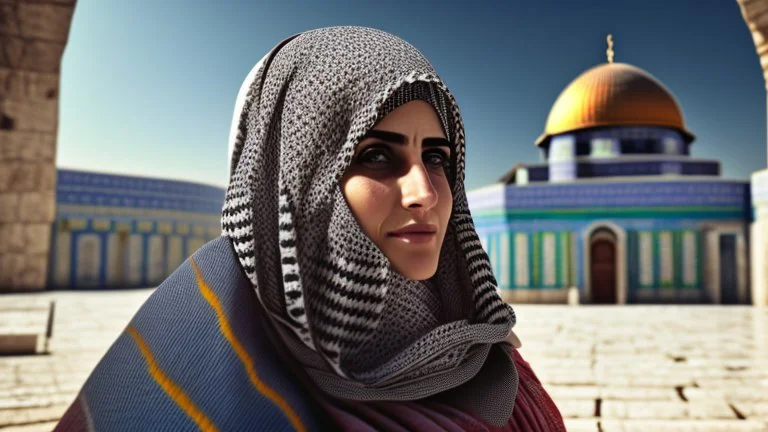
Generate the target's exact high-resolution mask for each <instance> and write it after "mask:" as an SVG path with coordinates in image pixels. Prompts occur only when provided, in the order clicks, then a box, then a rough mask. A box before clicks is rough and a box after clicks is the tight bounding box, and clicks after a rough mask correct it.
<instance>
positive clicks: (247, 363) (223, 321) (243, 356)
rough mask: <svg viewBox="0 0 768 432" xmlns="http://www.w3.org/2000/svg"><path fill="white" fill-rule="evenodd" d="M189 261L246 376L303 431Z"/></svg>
mask: <svg viewBox="0 0 768 432" xmlns="http://www.w3.org/2000/svg"><path fill="white" fill-rule="evenodd" d="M190 262H191V263H192V268H193V269H195V275H196V276H197V286H198V287H199V288H200V293H201V294H202V295H203V297H204V298H205V300H206V301H208V303H209V304H210V305H211V307H212V308H213V310H214V311H215V312H216V316H217V317H218V318H219V329H220V330H221V333H222V334H223V335H224V337H225V338H226V339H227V341H228V342H229V344H230V345H232V349H233V350H235V353H236V354H237V356H238V357H239V358H240V361H241V362H242V363H243V366H244V367H245V371H246V373H247V374H248V378H249V379H250V380H251V383H252V384H253V386H254V387H256V390H258V391H259V392H260V393H261V394H263V395H264V396H265V397H266V398H267V399H269V400H271V401H272V402H273V403H274V404H275V405H277V406H278V407H279V408H280V410H281V411H282V412H283V414H284V415H285V416H286V417H287V418H288V420H289V421H290V422H291V425H292V426H293V428H294V429H296V430H297V431H299V432H305V431H306V430H307V428H306V427H305V426H304V424H303V423H302V422H301V419H300V418H299V416H298V414H296V412H295V411H294V410H293V408H292V407H291V405H290V404H288V402H287V401H286V400H285V399H283V398H282V396H280V394H279V393H277V391H275V390H274V389H273V388H271V387H270V386H268V385H267V384H266V383H265V382H263V381H262V380H261V379H259V376H258V374H257V373H256V368H255V367H254V366H253V365H254V361H253V359H252V358H251V356H250V355H248V352H247V351H246V350H245V348H244V347H243V344H241V343H240V341H239V340H237V337H236V336H235V332H234V331H233V330H232V326H231V325H230V324H229V320H228V319H227V316H226V315H225V314H224V309H223V308H222V307H221V303H220V302H219V299H218V297H216V293H214V292H213V290H212V289H211V288H210V287H209V286H208V284H207V283H206V282H205V279H204V278H203V273H202V272H201V271H200V268H199V267H198V266H197V263H195V261H194V260H193V259H191V258H190Z"/></svg>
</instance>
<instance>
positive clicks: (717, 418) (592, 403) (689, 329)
mask: <svg viewBox="0 0 768 432" xmlns="http://www.w3.org/2000/svg"><path fill="white" fill-rule="evenodd" d="M150 293H151V290H148V289H143V290H126V291H112V292H72V291H54V292H45V293H40V294H14V295H0V332H2V331H8V330H9V329H11V330H12V329H13V326H16V327H27V328H28V327H30V326H37V327H38V328H40V331H41V332H44V331H45V330H44V324H43V323H44V322H45V319H44V318H42V317H41V316H40V314H41V313H44V312H43V311H42V309H41V308H40V305H41V304H46V303H47V302H48V301H50V300H51V299H53V300H55V301H56V320H55V326H54V331H53V338H52V339H51V340H50V345H49V348H50V351H51V354H49V355H37V356H5V357H0V432H9V431H18V432H21V431H28V432H31V431H49V430H51V429H52V428H53V426H54V425H55V424H56V420H57V419H58V418H59V416H61V414H62V413H63V412H64V410H65V409H66V408H67V406H68V405H69V403H70V402H71V401H72V400H73V398H74V397H75V394H76V393H77V390H78V389H79V388H80V386H81V385H82V384H83V382H84V381H85V379H86V378H87V376H88V374H89V373H90V371H91V369H92V368H93V367H94V365H95V364H96V362H97V361H98V360H99V358H100V357H101V356H102V355H103V354H104V352H105V351H106V349H107V348H108V347H109V345H110V344H111V343H112V341H114V339H115V338H116V337H117V336H118V334H119V333H120V332H121V331H122V330H123V328H124V327H125V325H126V324H127V323H128V321H129V319H130V318H131V316H132V315H133V314H134V313H135V311H136V310H137V309H138V307H139V306H140V305H141V304H142V303H143V302H144V300H145V299H146V298H147V296H148V295H149V294H150ZM24 308H28V309H29V310H30V313H29V314H28V316H26V317H25V318H24V319H23V320H22V319H20V318H18V317H19V316H22V315H19V314H18V311H19V310H23V309H24ZM515 309H516V311H517V316H518V325H517V326H516V332H517V333H518V336H519V337H520V339H521V340H522V342H523V347H522V348H521V353H522V354H523V356H524V357H525V358H526V359H527V360H528V361H529V362H530V363H531V364H532V366H533V367H534V370H535V371H536V373H537V374H538V375H539V377H540V378H541V380H542V382H544V384H545V387H546V388H547V390H548V391H549V392H550V394H551V395H552V397H553V398H554V399H555V402H556V403H557V405H558V406H559V408H560V410H561V412H562V413H563V416H564V417H565V418H566V425H567V427H568V430H569V431H576V432H578V431H592V432H598V431H602V432H614V431H626V432H629V431H723V432H726V431H727V432H732V431H735V432H741V431H755V432H757V431H768V309H766V308H754V307H750V306H729V307H718V306H625V307H611V306H578V307H569V306H549V305H520V306H517V307H516V308H515ZM9 311H14V316H15V317H16V318H14V320H15V321H16V322H13V323H11V322H9V320H8V319H7V317H9V316H11V314H10V313H9ZM3 317H6V319H5V320H4V319H3ZM19 321H24V322H19Z"/></svg>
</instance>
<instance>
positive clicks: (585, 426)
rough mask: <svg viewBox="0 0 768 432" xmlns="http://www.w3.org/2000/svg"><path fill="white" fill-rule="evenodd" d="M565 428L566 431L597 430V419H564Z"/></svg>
mask: <svg viewBox="0 0 768 432" xmlns="http://www.w3.org/2000/svg"><path fill="white" fill-rule="evenodd" d="M564 423H565V430H567V431H568V432H598V431H599V430H600V429H598V427H597V420H586V419H565V421H564Z"/></svg>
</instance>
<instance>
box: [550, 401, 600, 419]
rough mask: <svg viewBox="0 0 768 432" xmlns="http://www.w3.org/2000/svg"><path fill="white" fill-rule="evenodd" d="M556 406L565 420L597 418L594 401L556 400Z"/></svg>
mask: <svg viewBox="0 0 768 432" xmlns="http://www.w3.org/2000/svg"><path fill="white" fill-rule="evenodd" d="M555 405H557V409H558V410H560V414H561V415H562V416H563V418H593V417H595V401H594V400H586V399H584V400H555Z"/></svg>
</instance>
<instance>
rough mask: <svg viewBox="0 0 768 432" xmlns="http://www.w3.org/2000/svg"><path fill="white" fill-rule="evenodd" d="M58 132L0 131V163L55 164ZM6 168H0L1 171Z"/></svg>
mask: <svg viewBox="0 0 768 432" xmlns="http://www.w3.org/2000/svg"><path fill="white" fill-rule="evenodd" d="M55 157H56V134H54V133H52V132H34V131H8V130H1V131H0V163H2V162H4V161H30V162H50V163H51V164H52V165H55V161H54V158H55ZM1 171H5V168H0V172H1Z"/></svg>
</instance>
